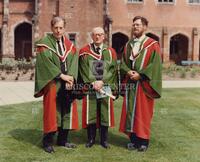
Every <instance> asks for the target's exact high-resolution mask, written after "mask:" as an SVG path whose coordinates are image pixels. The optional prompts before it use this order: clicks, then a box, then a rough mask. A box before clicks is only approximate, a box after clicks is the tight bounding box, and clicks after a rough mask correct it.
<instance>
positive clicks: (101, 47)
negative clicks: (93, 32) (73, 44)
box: [94, 43, 103, 50]
mask: <svg viewBox="0 0 200 162" xmlns="http://www.w3.org/2000/svg"><path fill="white" fill-rule="evenodd" d="M97 47H99V48H100V50H102V49H103V43H102V44H101V45H100V46H96V45H95V44H94V48H95V49H96V48H97Z"/></svg>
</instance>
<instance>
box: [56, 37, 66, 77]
mask: <svg viewBox="0 0 200 162" xmlns="http://www.w3.org/2000/svg"><path fill="white" fill-rule="evenodd" d="M57 44H58V52H59V54H60V55H61V56H62V55H63V52H62V47H61V44H60V41H59V40H58V41H57ZM60 68H61V72H62V73H64V74H66V72H67V66H66V64H65V62H62V61H61V62H60Z"/></svg>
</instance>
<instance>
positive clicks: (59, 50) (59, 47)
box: [57, 40, 63, 56]
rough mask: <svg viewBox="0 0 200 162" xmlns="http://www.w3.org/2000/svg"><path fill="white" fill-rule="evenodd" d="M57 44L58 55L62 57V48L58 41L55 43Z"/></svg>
mask: <svg viewBox="0 0 200 162" xmlns="http://www.w3.org/2000/svg"><path fill="white" fill-rule="evenodd" d="M57 44H58V52H59V54H60V55H61V56H62V55H63V52H62V47H61V45H60V41H59V40H58V41H57Z"/></svg>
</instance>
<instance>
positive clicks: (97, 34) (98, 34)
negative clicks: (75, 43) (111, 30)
mask: <svg viewBox="0 0 200 162" xmlns="http://www.w3.org/2000/svg"><path fill="white" fill-rule="evenodd" d="M103 35H104V33H94V36H99V37H100V36H103Z"/></svg>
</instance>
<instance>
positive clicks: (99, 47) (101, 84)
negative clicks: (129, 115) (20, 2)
mask: <svg viewBox="0 0 200 162" xmlns="http://www.w3.org/2000/svg"><path fill="white" fill-rule="evenodd" d="M91 37H92V40H93V43H91V44H88V45H86V46H85V47H83V48H82V49H81V50H80V52H79V73H80V76H81V78H82V80H83V83H84V90H85V94H86V96H84V98H83V104H82V109H83V110H82V126H83V128H87V135H88V142H87V143H86V147H87V148H90V147H92V146H93V145H94V143H95V137H96V129H97V128H99V131H100V144H101V146H102V147H103V148H109V144H108V142H107V139H108V127H113V126H114V111H113V99H112V98H111V97H109V96H111V95H112V92H114V91H115V90H116V87H117V85H116V84H117V66H116V65H117V62H116V53H115V51H114V50H113V49H112V48H108V47H107V46H106V45H105V44H104V43H103V41H104V38H105V34H104V30H103V29H102V28H101V27H96V28H94V29H93V30H92V34H91ZM102 90H103V91H106V93H107V94H106V95H105V94H104V95H103V94H102V93H104V92H102Z"/></svg>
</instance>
